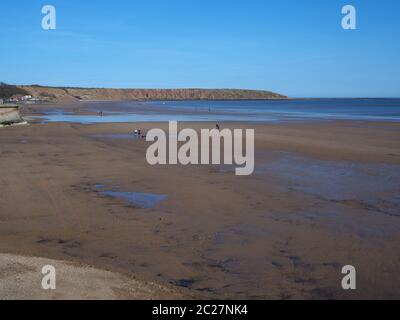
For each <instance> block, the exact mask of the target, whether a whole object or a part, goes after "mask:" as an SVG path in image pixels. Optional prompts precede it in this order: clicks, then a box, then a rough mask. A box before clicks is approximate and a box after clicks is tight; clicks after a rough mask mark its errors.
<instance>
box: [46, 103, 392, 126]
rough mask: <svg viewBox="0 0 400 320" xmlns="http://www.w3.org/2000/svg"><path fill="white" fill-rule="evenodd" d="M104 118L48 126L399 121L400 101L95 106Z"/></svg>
mask: <svg viewBox="0 0 400 320" xmlns="http://www.w3.org/2000/svg"><path fill="white" fill-rule="evenodd" d="M87 108H88V109H90V110H91V111H100V110H101V111H102V112H103V116H102V117H99V116H98V115H75V114H72V113H66V112H49V113H47V114H45V115H44V116H42V119H43V120H44V121H46V122H80V123H104V122H148V121H154V122H157V121H169V120H177V121H263V122H274V121H311V120H364V121H391V122H399V121H400V99H318V100H287V101H278V100H274V101H149V102H137V101H132V102H98V103H96V102H93V103H90V104H88V105H87Z"/></svg>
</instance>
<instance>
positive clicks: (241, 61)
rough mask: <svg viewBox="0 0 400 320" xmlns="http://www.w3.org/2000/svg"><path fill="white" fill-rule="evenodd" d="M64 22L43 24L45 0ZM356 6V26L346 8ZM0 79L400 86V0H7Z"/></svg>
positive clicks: (387, 92)
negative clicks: (345, 16)
mask: <svg viewBox="0 0 400 320" xmlns="http://www.w3.org/2000/svg"><path fill="white" fill-rule="evenodd" d="M46 4H52V5H54V6H55V7H56V9H57V30H53V31H44V30H42V28H41V20H42V17H43V15H42V14H41V8H42V6H44V5H46ZM346 4H352V5H354V6H355V7H356V9H357V30H354V31H353V30H343V29H342V28H341V19H342V14H341V8H342V6H344V5H346ZM0 13H1V14H0V17H1V18H0V41H1V47H2V49H1V50H0V81H4V82H8V83H15V84H42V85H51V86H84V87H115V88H129V87H132V88H133V87H134V88H189V87H198V88H247V89H266V90H273V91H276V92H280V93H284V94H287V95H289V96H291V97H400V85H399V84H400V41H399V39H400V37H399V36H400V1H398V0H384V1H379V0H348V1H339V0H280V1H277V0H276V1H270V0H246V1H244V0H243V1H242V0H240V1H239V0H217V1H216V0H162V1H161V0H157V1H155V0H146V1H144V0H143V1H142V0H141V1H139V0H114V1H104V0H96V1H93V0H80V1H77V0H46V1H37V0H1V1H0Z"/></svg>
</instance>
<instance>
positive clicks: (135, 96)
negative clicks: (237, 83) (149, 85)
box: [21, 86, 287, 101]
mask: <svg viewBox="0 0 400 320" xmlns="http://www.w3.org/2000/svg"><path fill="white" fill-rule="evenodd" d="M21 88H22V89H24V90H26V91H28V92H29V93H30V94H31V95H32V96H34V97H37V98H40V99H42V100H48V101H79V100H83V101H85V100H86V101H87V100H268V99H286V98H287V97H286V96H283V95H280V94H277V93H274V92H270V91H258V90H237V89H215V90H214V89H85V88H52V87H41V86H23V87H21Z"/></svg>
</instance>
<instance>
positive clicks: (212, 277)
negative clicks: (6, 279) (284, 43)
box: [0, 121, 400, 299]
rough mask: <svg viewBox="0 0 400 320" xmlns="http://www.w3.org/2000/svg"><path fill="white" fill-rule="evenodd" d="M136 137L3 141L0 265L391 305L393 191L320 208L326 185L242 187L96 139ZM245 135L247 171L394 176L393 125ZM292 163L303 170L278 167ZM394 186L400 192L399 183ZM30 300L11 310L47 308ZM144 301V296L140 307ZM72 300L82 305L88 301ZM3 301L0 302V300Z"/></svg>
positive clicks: (82, 128)
mask: <svg viewBox="0 0 400 320" xmlns="http://www.w3.org/2000/svg"><path fill="white" fill-rule="evenodd" d="M140 126H141V128H142V129H143V130H146V129H149V128H153V127H159V126H162V125H160V124H150V123H148V124H141V125H140ZM186 126H190V127H194V128H200V127H203V128H208V127H213V124H210V123H196V124H186ZM223 126H229V124H223ZM134 127H136V126H135V125H132V124H97V125H80V124H66V123H57V124H55V123H54V124H38V123H36V124H31V125H30V126H26V127H11V128H6V129H2V130H1V131H0V168H1V174H0V252H2V253H8V254H18V255H28V256H37V257H43V258H46V259H59V260H63V261H70V262H73V263H78V264H87V265H91V266H95V267H96V268H100V269H106V270H110V271H112V272H116V273H118V274H124V275H126V276H132V275H135V277H136V278H137V279H139V280H140V281H151V282H156V283H160V284H162V285H164V284H167V285H173V286H175V287H177V288H184V289H183V290H184V292H185V294H188V295H190V296H191V297H197V298H231V299H309V298H310V299H351V298H356V299H361V298H372V299H379V298H387V299H395V298H400V277H399V276H398V274H399V272H400V256H399V254H398V253H399V252H400V241H399V240H400V233H399V230H400V229H399V227H400V217H399V216H398V214H397V213H399V212H400V211H399V207H398V206H397V202H393V203H392V202H390V201H389V202H388V201H386V200H385V201H383V200H381V198H382V199H389V200H390V197H391V193H390V192H394V197H395V196H396V194H397V198H398V194H399V193H398V191H399V189H398V187H397V188H396V187H393V188H392V190H390V191H382V192H383V193H382V194H379V197H377V199H374V201H375V200H376V201H375V202H374V204H370V203H368V202H366V201H364V200H362V199H361V198H359V196H358V193H357V191H358V190H359V189H361V188H364V187H366V186H365V184H366V183H364V182H363V181H362V180H360V185H358V184H357V183H355V182H354V181H353V182H352V183H350V184H349V187H350V189H351V190H352V191H355V193H354V196H353V198H351V199H347V200H346V199H345V200H340V199H339V200H338V199H336V198H334V197H329V196H321V195H320V194H319V193H318V189H319V188H321V189H328V191H329V190H331V189H332V190H336V189H335V188H337V187H338V186H337V185H335V181H336V180H335V179H336V176H335V175H333V176H332V179H331V178H329V176H328V178H326V179H324V180H325V181H322V182H321V181H314V180H312V179H310V180H307V178H306V180H305V181H306V183H309V184H311V186H308V185H307V187H309V188H311V189H312V190H314V191H312V192H305V191H304V190H302V189H299V186H298V185H296V184H291V183H288V182H287V180H286V178H285V172H284V171H285V169H282V170H280V169H279V168H280V167H279V166H278V167H274V168H278V169H277V170H275V169H272V170H270V171H268V170H267V171H266V173H262V174H255V175H253V176H250V177H236V176H235V175H234V174H232V173H231V172H230V171H229V170H228V171H226V172H225V171H223V170H220V169H221V168H218V167H213V166H196V167H192V166H190V167H182V166H168V167H151V166H149V165H148V164H147V163H146V160H145V151H146V148H147V147H148V145H149V144H148V143H146V142H145V141H143V140H134V139H111V138H105V136H104V135H105V134H111V133H114V134H126V133H129V132H131V131H132V129H133V128H134ZM241 127H243V128H249V127H250V128H251V127H255V128H256V152H257V157H256V162H257V167H256V168H263V165H265V164H267V165H268V164H269V163H270V162H273V163H275V164H277V165H279V164H281V163H285V162H284V161H289V164H290V165H289V166H288V168H289V169H290V170H291V168H292V167H293V166H292V165H291V164H292V162H290V161H293V165H295V164H296V163H297V164H299V163H300V164H301V165H304V166H308V165H309V164H310V163H316V164H319V163H320V162H319V161H322V163H329V164H332V163H334V164H337V163H338V164H342V163H350V165H351V166H352V165H353V164H354V165H356V166H359V165H360V166H361V165H362V166H363V165H365V166H366V168H367V169H365V170H367V171H368V170H371V174H372V175H374V174H376V172H378V173H379V174H383V173H381V172H380V171H381V169H382V170H389V173H390V170H394V169H393V168H397V165H400V139H399V136H400V135H399V133H400V125H399V124H390V123H361V122H346V121H343V122H326V123H316V122H310V123H297V124H274V125H272V124H259V125H251V124H249V125H245V124H244V125H242V126H241ZM99 134H102V135H103V136H98V135H99ZM287 154H289V155H295V156H298V157H300V158H299V159H300V160H299V161H296V160H290V158H288V159H289V160H287V159H286V158H285V157H286V155H287ZM281 158H282V160H281ZM294 159H296V158H294ZM303 162H304V163H303ZM351 166H350V167H351ZM369 166H372V167H371V168H372V169H369V168H370V167H369ZM362 168H364V167H362ZM376 168H378V169H376ZM362 170H364V169H362ZM368 172H369V171H368ZM368 172H367V174H366V177H368V175H369V173H368ZM311 173H312V171H311ZM393 173H395V172H394V171H393ZM338 174H339V175H345V174H344V173H343V172H339V173H338ZM389 176H390V175H389ZM363 177H364V176H363ZM393 179H394V180H393ZM389 180H390V179H389V178H388V183H389V182H390V183H391V184H394V185H395V186H396V185H397V186H399V185H400V184H399V181H398V180H397V177H396V176H395V175H393V178H392V179H391V181H389ZM392 180H393V181H392ZM351 181H352V180H351ZM299 183H300V184H301V183H304V181H300V182H299ZM321 183H322V187H321ZM98 184H102V185H104V187H105V188H107V189H117V190H123V191H135V192H147V193H155V194H165V195H167V196H168V198H167V199H166V200H165V201H163V202H161V203H159V204H158V205H157V206H156V207H154V208H153V209H140V208H136V207H134V206H131V205H129V204H127V203H125V202H124V201H122V200H118V199H113V198H109V197H105V196H103V195H102V194H101V193H100V192H99V189H98V188H96V185H98ZM363 184H364V185H363ZM371 187H372V186H371ZM367 189H368V188H367ZM367 191H368V190H367ZM385 192H386V193H385ZM396 192H397V193H396ZM378 198H379V199H378ZM28 264H30V263H28ZM348 264H351V265H354V266H356V268H357V272H358V273H357V281H358V282H357V285H358V290H356V291H352V292H348V291H344V290H342V289H341V279H342V275H341V268H342V266H344V265H348ZM6 269H7V270H8V271H7V272H12V270H13V269H14V267H8V268H7V267H6ZM2 270H3V269H2ZM94 274H96V273H94ZM93 277H94V278H96V275H94V276H93ZM119 277H120V276H115V279H116V280H115V281H116V283H117V287H118V283H121V282H119V281H120V280H118V279H120V278H119ZM35 281H36V280H35ZM35 283H36V282H35ZM109 286H110V283H109V282H107V284H106V287H105V289H104V290H105V292H106V293H105V295H106V296H107V297H111V298H113V297H117V298H135V295H134V294H133V295H130V294H131V293H130V292H129V291H124V292H122V293H121V292H119V293H118V295H116V296H115V295H114V294H115V293H112V292H111V291H112V290H111V291H108V289H107V288H109ZM135 287H136V283H134V284H133V288H135ZM31 288H32V286H31V285H28V289H27V291H26V293H21V294H20V295H18V293H15V295H14V297H29V298H43V293H37V295H36V293H35V292H37V291H35V290H33V289H31ZM21 290H23V289H21ZM30 290H33V291H32V295H30V292H31V291H30ZM146 290H147V289H143V291H144V293H143V296H141V294H142V293H140V294H139V297H148V296H146V294H147V293H148V291H146ZM6 292H7V291H6ZM14 292H15V291H14ZM78 293H79V295H78ZM78 293H76V294H77V297H78V298H80V297H87V296H86V294H85V290H83V292H78ZM5 294H7V293H5V292H1V291H0V297H4V295H5ZM63 294H65V295H64V296H63V297H71V296H75V292H65V293H63ZM108 294H109V295H108ZM89 297H92V296H89ZM155 297H157V295H155ZM55 298H57V296H55Z"/></svg>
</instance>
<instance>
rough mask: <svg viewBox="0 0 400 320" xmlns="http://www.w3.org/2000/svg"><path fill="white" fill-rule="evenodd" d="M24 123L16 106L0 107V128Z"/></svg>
mask: <svg viewBox="0 0 400 320" xmlns="http://www.w3.org/2000/svg"><path fill="white" fill-rule="evenodd" d="M22 123H25V122H24V119H22V117H21V114H20V113H19V111H18V107H17V106H0V126H7V125H13V124H22Z"/></svg>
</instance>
